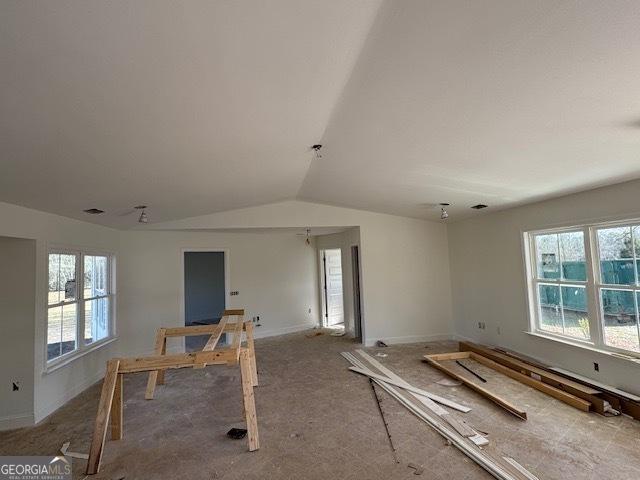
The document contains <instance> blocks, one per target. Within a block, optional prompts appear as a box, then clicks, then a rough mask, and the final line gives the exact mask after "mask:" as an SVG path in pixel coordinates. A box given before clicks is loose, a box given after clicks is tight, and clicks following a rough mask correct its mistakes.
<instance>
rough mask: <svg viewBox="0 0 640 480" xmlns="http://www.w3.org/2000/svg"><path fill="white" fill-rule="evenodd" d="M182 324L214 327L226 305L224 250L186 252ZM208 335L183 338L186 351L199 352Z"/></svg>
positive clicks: (184, 259) (184, 258)
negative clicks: (212, 325)
mask: <svg viewBox="0 0 640 480" xmlns="http://www.w3.org/2000/svg"><path fill="white" fill-rule="evenodd" d="M183 255H184V257H183V264H184V325H185V326H191V325H211V324H216V323H218V322H219V321H220V318H221V317H222V312H223V311H224V309H225V308H226V305H227V284H228V282H227V279H226V255H225V252H224V251H185V252H183ZM207 339H208V336H206V335H203V336H193V337H185V350H186V351H188V352H192V351H195V350H202V348H203V347H204V345H205V344H206V342H207Z"/></svg>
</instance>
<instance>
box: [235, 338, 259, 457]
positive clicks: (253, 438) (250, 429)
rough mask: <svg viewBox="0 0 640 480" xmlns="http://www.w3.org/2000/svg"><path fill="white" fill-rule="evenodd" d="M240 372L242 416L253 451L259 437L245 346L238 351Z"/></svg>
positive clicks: (250, 448)
mask: <svg viewBox="0 0 640 480" xmlns="http://www.w3.org/2000/svg"><path fill="white" fill-rule="evenodd" d="M240 374H241V376H242V398H243V401H244V403H243V404H244V416H245V420H246V422H247V438H248V441H249V451H250V452H253V451H254V450H258V449H259V448H260V439H259V437H258V419H257V416H256V402H255V398H254V396H253V385H252V381H251V359H250V358H249V352H248V351H247V350H246V349H245V348H243V349H242V351H241V352H240Z"/></svg>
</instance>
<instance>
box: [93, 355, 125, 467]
mask: <svg viewBox="0 0 640 480" xmlns="http://www.w3.org/2000/svg"><path fill="white" fill-rule="evenodd" d="M119 365H120V361H119V360H118V359H113V360H109V361H108V362H107V371H106V373H105V375H104V380H103V381H102V392H101V393H100V402H99V403H98V414H97V415H96V422H95V425H94V427H93V437H92V439H91V449H90V450H89V460H87V475H94V474H96V473H98V470H100V461H101V460H102V451H103V449H104V441H105V438H106V435H107V421H108V419H109V414H110V413H111V406H112V404H113V395H114V393H115V390H116V383H117V381H118V368H119Z"/></svg>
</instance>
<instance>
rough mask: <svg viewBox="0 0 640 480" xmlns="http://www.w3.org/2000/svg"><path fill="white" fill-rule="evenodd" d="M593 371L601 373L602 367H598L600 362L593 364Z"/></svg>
mask: <svg viewBox="0 0 640 480" xmlns="http://www.w3.org/2000/svg"><path fill="white" fill-rule="evenodd" d="M593 369H594V370H595V371H596V372H599V371H600V365H598V362H593Z"/></svg>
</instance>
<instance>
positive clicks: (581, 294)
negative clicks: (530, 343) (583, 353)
mask: <svg viewBox="0 0 640 480" xmlns="http://www.w3.org/2000/svg"><path fill="white" fill-rule="evenodd" d="M525 238H526V240H527V242H526V243H527V245H528V248H529V256H528V258H529V262H528V263H529V264H528V272H529V273H528V281H529V297H530V305H531V316H532V319H531V320H532V329H533V330H534V331H537V332H540V333H545V334H550V335H552V336H553V335H555V336H561V337H565V338H568V339H571V340H578V341H582V342H589V343H591V344H593V345H594V346H596V347H598V348H603V349H607V350H613V351H624V352H625V353H629V352H631V353H634V354H640V325H639V322H638V318H639V312H638V304H639V303H640V225H635V224H615V225H588V226H583V227H579V228H572V229H566V230H553V231H542V232H529V233H527V234H525Z"/></svg>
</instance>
